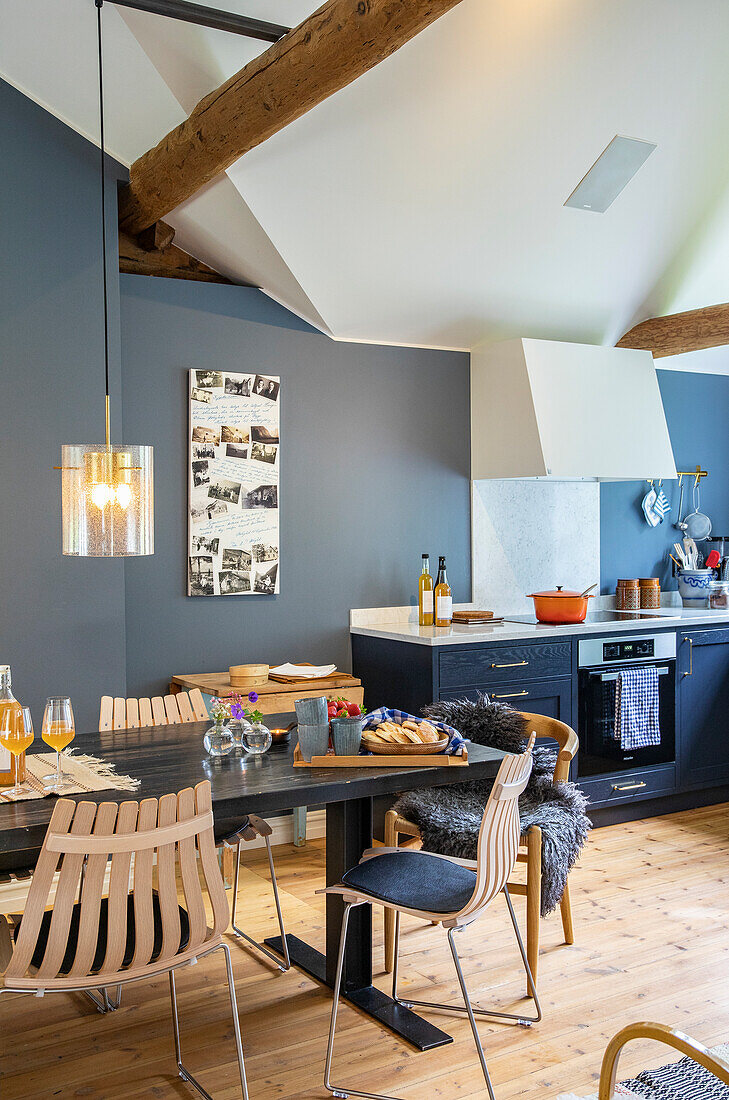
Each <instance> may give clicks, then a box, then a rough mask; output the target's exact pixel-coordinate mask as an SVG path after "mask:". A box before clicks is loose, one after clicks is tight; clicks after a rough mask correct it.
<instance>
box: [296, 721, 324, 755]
mask: <svg viewBox="0 0 729 1100" xmlns="http://www.w3.org/2000/svg"><path fill="white" fill-rule="evenodd" d="M299 748H300V749H301V755H302V756H303V758H304V760H311V758H312V756H326V754H327V751H328V749H329V723H328V722H325V723H324V724H323V725H322V724H318V725H311V726H306V725H303V726H302V724H301V723H300V722H299Z"/></svg>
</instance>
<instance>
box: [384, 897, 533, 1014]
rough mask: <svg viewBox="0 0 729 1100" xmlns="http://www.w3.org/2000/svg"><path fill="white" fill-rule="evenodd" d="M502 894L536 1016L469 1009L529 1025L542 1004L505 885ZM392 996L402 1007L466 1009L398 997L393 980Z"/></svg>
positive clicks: (459, 1010)
mask: <svg viewBox="0 0 729 1100" xmlns="http://www.w3.org/2000/svg"><path fill="white" fill-rule="evenodd" d="M504 896H505V898H506V904H507V905H508V907H509V916H510V917H511V923H512V925H513V927H514V934H515V936H516V942H517V944H518V945H519V953H520V954H521V958H522V962H523V963H524V970H525V971H526V978H527V985H528V988H529V993H530V995H531V997H532V1000H533V1001H534V1004H535V1006H536V1009H537V1014H536V1016H520V1015H515V1014H514V1013H513V1012H497V1011H496V1010H491V1009H487V1008H475V1007H473V1008H471V1010H470V1011H472V1012H473V1013H474V1015H476V1016H487V1017H488V1018H489V1019H491V1020H505V1021H508V1022H511V1023H515V1024H519V1026H520V1027H531V1026H532V1024H538V1023H539V1022H540V1021H541V1019H542V1006H541V1005H540V1003H539V994H538V993H537V987H536V983H535V981H534V978H533V977H532V972H531V970H530V969H529V960H528V959H527V953H526V950H525V948H524V941H523V940H522V938H521V932H520V931H519V925H518V924H517V920H516V914H515V913H514V907H513V905H512V904H511V898H510V897H509V891H508V889H507V888H506V887H504ZM448 935H449V937H450V932H449V933H448ZM395 959H396V968H395V971H394V972H393V974H394V975H395V976H396V975H397V954H396V956H395ZM392 998H393V1000H395V1001H397V1002H398V1004H401V1005H402V1006H403V1008H436V1009H440V1011H442V1012H465V1011H468V1010H467V1009H464V1008H461V1006H460V1005H443V1004H436V1003H435V1002H434V1001H411V1000H410V999H409V998H408V999H407V1000H405V999H404V998H402V997H398V995H397V991H396V987H395V983H394V982H393V987H392Z"/></svg>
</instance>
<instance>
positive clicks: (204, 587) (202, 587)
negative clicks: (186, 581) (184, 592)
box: [190, 556, 214, 596]
mask: <svg viewBox="0 0 729 1100" xmlns="http://www.w3.org/2000/svg"><path fill="white" fill-rule="evenodd" d="M190 589H191V595H195V596H212V595H213V592H214V580H213V559H212V558H210V557H204V556H200V557H191V558H190Z"/></svg>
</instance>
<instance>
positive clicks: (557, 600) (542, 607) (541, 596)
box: [529, 584, 595, 624]
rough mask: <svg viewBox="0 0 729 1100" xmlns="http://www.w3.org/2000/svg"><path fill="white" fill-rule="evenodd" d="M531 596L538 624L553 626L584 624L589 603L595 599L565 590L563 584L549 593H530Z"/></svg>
mask: <svg viewBox="0 0 729 1100" xmlns="http://www.w3.org/2000/svg"><path fill="white" fill-rule="evenodd" d="M592 587H595V586H594V585H593V586H592ZM588 592H589V589H588ZM529 596H530V597H531V599H533V600H534V611H535V613H536V616H537V622H540V623H553V624H559V623H584V621H585V618H586V616H587V601H588V600H592V599H594V596H591V595H583V594H582V593H581V592H573V591H571V590H569V589H568V590H565V589H563V587H562V585H561V584H558V585H557V587H556V588H553V589H552V590H551V591H549V592H530V593H529Z"/></svg>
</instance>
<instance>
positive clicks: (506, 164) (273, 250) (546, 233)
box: [0, 0, 729, 366]
mask: <svg viewBox="0 0 729 1100" xmlns="http://www.w3.org/2000/svg"><path fill="white" fill-rule="evenodd" d="M206 2H208V3H210V4H211V6H218V7H226V8H227V9H229V10H236V11H239V12H243V13H245V14H249V15H252V16H256V17H259V18H265V19H270V20H274V21H277V22H280V23H283V24H286V25H292V24H295V23H297V22H299V21H300V20H301V19H302V18H304V17H305V16H306V15H307V14H308V13H309V12H310V11H312V10H313V9H314V8H315V7H316V6H317V4H316V2H312V0H206ZM90 9H91V10H90ZM103 10H104V20H105V32H106V43H107V50H106V56H107V59H108V62H107V69H108V70H110V79H109V84H108V124H109V134H110V140H109V146H110V149H111V151H112V152H114V153H115V154H116V155H117V156H119V157H120V159H123V160H125V161H126V162H127V163H129V162H130V161H131V160H132V159H134V157H136V156H137V155H139V154H140V153H141V152H143V151H144V150H145V149H146V148H148V147H150V146H151V145H153V144H155V143H156V141H158V140H159V138H160V137H162V136H163V135H164V133H166V132H167V131H168V130H169V129H170V128H171V126H173V125H174V124H175V123H176V122H177V121H179V119H180V117H182V114H183V113H184V112H187V111H189V110H190V109H191V107H192V106H193V105H194V104H195V103H196V102H197V101H198V99H199V98H200V97H201V96H202V95H204V94H206V93H207V92H208V91H210V90H212V89H213V88H214V87H217V86H218V85H219V84H220V83H221V82H222V81H223V80H225V79H226V78H227V77H228V76H230V75H231V74H232V73H233V72H235V71H236V70H237V69H238V68H240V67H241V66H242V65H243V64H245V63H246V61H248V60H250V58H252V57H253V56H255V55H256V54H257V53H260V52H261V51H262V50H263V49H265V48H266V47H265V44H264V43H259V42H255V41H252V40H247V39H242V38H239V37H238V36H232V35H225V34H223V33H221V32H217V31H206V30H203V29H201V28H198V27H193V26H190V25H187V24H180V23H173V22H171V21H168V20H162V19H160V18H159V17H155V16H150V15H147V14H142V13H139V12H132V11H124V12H123V15H122V14H121V9H119V10H117V9H114V8H113V7H112V6H111V5H110V4H105V5H104V9H103ZM94 14H95V13H94V11H93V5H92V4H91V0H25V2H24V3H23V4H18V3H17V2H16V0H0V17H1V18H2V23H3V34H2V39H1V40H0V74H2V75H3V76H5V77H6V79H9V80H10V81H11V82H12V83H14V84H16V85H17V86H19V87H21V88H22V89H23V90H25V91H27V92H28V94H30V95H31V96H32V97H33V98H35V99H37V100H38V101H39V102H42V103H43V104H44V105H45V106H47V107H48V109H49V110H52V111H53V112H54V113H56V114H58V115H59V117H62V118H64V119H65V120H66V121H68V122H69V123H70V124H71V125H73V126H75V128H76V129H79V130H81V131H82V132H84V133H88V134H92V135H93V133H94V132H95V125H96V124H95V112H96V103H95V96H94V87H95V84H94V82H95V67H94V66H95V55H94V42H93V34H94ZM82 28H83V29H82ZM39 34H40V39H41V40H40V42H39ZM727 41H729V4H727V3H726V0H692V2H691V3H686V2H685V0H612V2H611V3H609V4H608V3H605V2H604V0H520V2H519V3H512V4H505V3H503V0H462V3H461V4H460V5H458V7H456V8H455V9H454V10H453V11H451V12H450V13H449V14H448V15H446V16H444V17H443V18H442V19H440V20H439V21H437V22H436V23H435V24H433V25H432V26H431V27H430V28H428V29H427V30H426V31H424V32H423V33H422V34H421V35H420V36H418V37H417V38H416V39H415V40H413V41H412V42H410V43H409V44H408V45H407V46H405V47H404V48H403V49H402V50H400V51H399V52H398V53H396V54H395V55H394V56H393V57H391V58H390V59H388V60H387V61H386V62H384V63H383V64H382V65H380V66H378V67H377V68H376V69H374V70H372V71H371V72H370V73H368V74H366V75H365V76H364V77H362V78H361V79H360V80H358V81H357V82H356V83H355V84H353V85H350V86H349V87H348V88H346V89H344V90H343V91H341V92H340V93H338V94H337V95H336V96H334V97H332V98H331V99H329V100H327V101H326V102H325V103H323V104H321V105H320V106H319V107H317V108H316V109H315V110H313V111H311V112H310V113H309V114H308V115H306V116H304V117H303V118H302V119H300V120H298V121H297V122H296V123H294V124H292V125H291V126H289V127H287V128H286V129H285V130H284V131H282V132H281V133H280V134H277V135H275V136H274V137H273V138H271V139H270V140H269V141H268V142H266V143H265V144H264V145H262V146H260V147H258V148H257V149H254V150H252V151H251V152H250V153H249V154H247V155H246V156H245V157H244V158H242V159H241V160H240V161H239V162H238V163H237V164H236V165H234V166H233V167H232V168H231V169H230V170H229V172H228V174H227V178H225V177H223V178H222V179H221V180H220V181H218V182H217V183H215V184H213V185H211V187H210V188H208V189H206V191H205V192H203V193H201V194H200V195H198V196H196V197H195V198H193V199H191V200H190V201H189V202H188V203H186V204H184V206H183V207H181V208H180V209H179V210H178V211H176V212H174V213H173V214H171V215H170V217H169V219H168V220H169V221H170V222H171V223H172V224H173V225H175V227H176V229H177V232H178V237H177V239H178V241H179V243H180V245H181V246H182V247H183V248H184V247H187V248H188V249H189V251H191V252H193V253H194V254H195V255H198V256H200V258H201V259H203V260H205V261H206V262H207V263H209V264H211V265H212V266H213V267H217V268H218V269H219V270H221V271H224V272H225V273H226V274H229V275H231V276H233V277H238V278H242V279H246V280H248V281H254V282H257V283H259V284H260V285H262V286H263V287H264V289H266V290H267V291H268V292H269V293H271V294H272V295H273V296H275V297H276V298H278V299H279V300H282V301H284V302H285V304H287V305H289V306H290V307H291V308H293V309H294V310H295V311H296V312H298V313H300V314H301V315H302V316H304V317H307V318H308V319H309V320H311V321H312V322H313V323H314V324H317V325H318V326H319V327H320V328H322V329H324V330H325V331H329V332H330V333H331V334H332V335H334V336H335V337H339V338H349V339H364V340H377V341H393V342H396V343H413V344H428V345H437V346H448V347H471V346H473V345H474V344H476V343H479V342H480V341H482V340H484V339H488V338H490V337H493V336H499V337H501V336H508V335H515V334H518V335H522V336H537V337H545V338H556V339H566V340H578V341H585V342H597V343H614V342H615V340H616V339H618V338H619V336H620V335H622V333H623V332H624V331H625V330H627V329H628V328H630V327H631V325H632V324H633V323H635V322H636V321H637V320H640V319H642V318H643V317H646V316H650V315H654V314H656V313H665V312H671V311H672V310H673V309H680V308H692V307H693V306H694V305H705V304H709V303H710V302H711V301H726V300H729V285H728V283H729V275H728V274H727V272H728V268H729V265H727V264H726V263H725V262H724V257H725V256H726V254H727V243H728V242H729V213H728V212H727V209H728V208H727V207H726V206H725V203H726V202H727V196H729V149H728V148H727V145H726V142H725V141H724V140H723V136H724V134H725V133H726V132H727V127H728V124H729V66H727V64H726V43H727ZM616 133H622V134H626V135H628V136H631V137H638V138H643V139H645V140H648V141H653V142H657V145H658V148H657V149H656V151H655V152H654V153H653V154H652V156H651V157H649V159H648V161H647V162H646V164H645V165H644V166H643V167H642V168H641V169H640V171H639V172H638V174H637V175H636V177H635V179H634V180H633V181H632V182H631V183H630V184H629V185H628V187H627V188H626V189H625V191H624V192H623V193H622V194H621V195H620V196H619V197H618V199H617V200H616V202H615V203H614V204H613V206H612V207H611V208H610V209H609V210H608V211H607V213H605V214H602V215H600V214H593V213H590V212H587V211H580V210H573V209H565V208H564V207H563V205H562V204H563V203H564V200H565V199H566V198H567V196H568V195H569V194H570V192H571V191H572V189H573V188H574V186H575V185H576V183H577V182H578V181H579V180H580V178H581V177H582V176H583V175H584V173H585V172H586V170H587V169H588V168H589V167H590V165H591V164H592V163H593V161H594V160H595V159H596V157H597V156H598V155H599V153H600V152H601V151H602V149H603V148H604V147H605V145H606V144H607V143H608V141H609V140H610V139H611V138H612V137H613V136H614V135H615V134H616ZM697 299H700V300H697ZM687 303H688V304H687ZM662 365H663V364H662ZM665 365H666V366H668V363H665Z"/></svg>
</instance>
